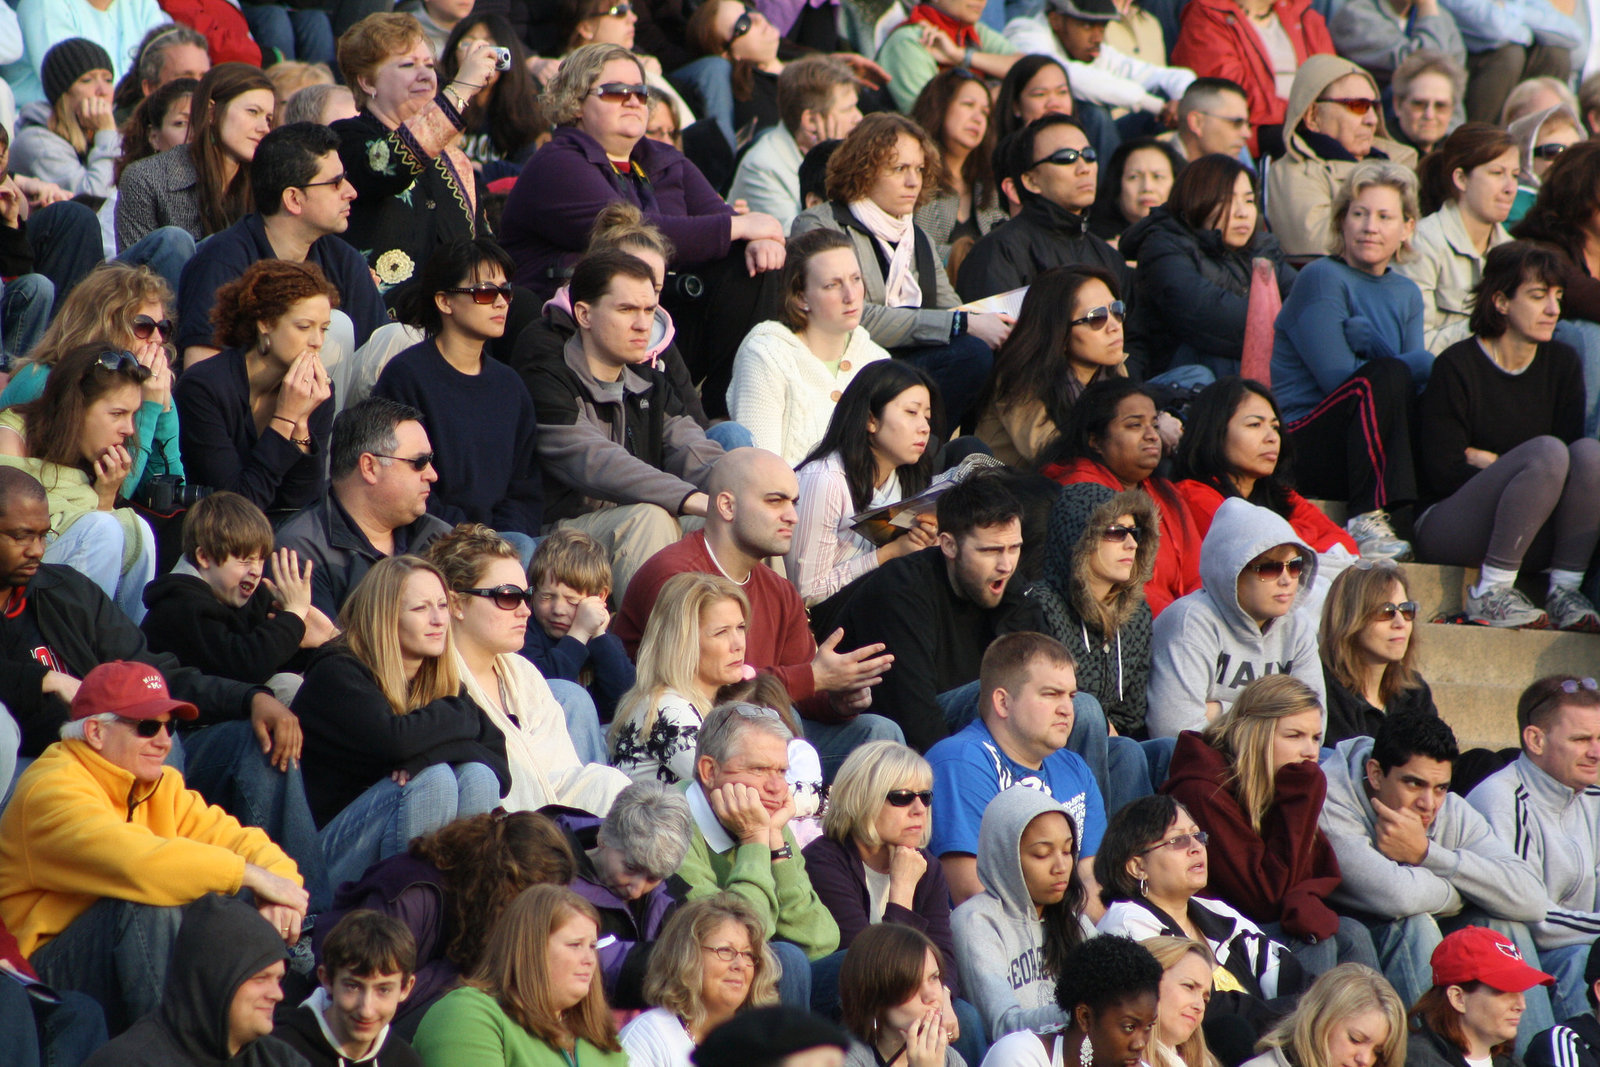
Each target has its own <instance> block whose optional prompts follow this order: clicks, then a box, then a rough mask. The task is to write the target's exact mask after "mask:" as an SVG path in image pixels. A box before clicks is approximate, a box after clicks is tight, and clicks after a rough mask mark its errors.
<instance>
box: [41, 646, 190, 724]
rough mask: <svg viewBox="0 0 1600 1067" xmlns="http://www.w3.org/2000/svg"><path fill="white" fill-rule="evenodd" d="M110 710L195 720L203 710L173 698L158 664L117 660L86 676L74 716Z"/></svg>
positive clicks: (127, 715) (135, 716) (140, 716)
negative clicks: (156, 666) (151, 664)
mask: <svg viewBox="0 0 1600 1067" xmlns="http://www.w3.org/2000/svg"><path fill="white" fill-rule="evenodd" d="M106 712H109V713H110V714H113V715H120V716H122V717H123V718H124V719H159V718H161V716H163V715H172V716H175V717H177V718H180V719H193V718H196V717H198V716H199V714H200V709H199V708H197V707H195V706H194V705H193V704H189V703H186V702H185V701H182V700H173V699H172V695H171V694H170V693H168V692H167V682H166V679H164V678H162V677H161V672H160V671H158V670H156V669H155V668H154V667H152V666H150V665H149V664H147V663H129V662H128V661H127V660H121V659H117V660H112V661H111V662H110V663H102V664H100V666H98V667H96V668H95V669H94V670H92V671H90V672H89V673H88V674H87V675H85V676H84V679H83V681H82V683H80V684H79V686H78V695H77V696H75V697H73V698H72V718H73V719H87V718H88V717H89V716H91V715H100V714H102V713H106Z"/></svg>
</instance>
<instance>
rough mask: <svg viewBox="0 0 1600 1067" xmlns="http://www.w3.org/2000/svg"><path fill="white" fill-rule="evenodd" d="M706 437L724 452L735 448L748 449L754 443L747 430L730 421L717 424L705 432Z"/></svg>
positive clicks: (754, 440)
mask: <svg viewBox="0 0 1600 1067" xmlns="http://www.w3.org/2000/svg"><path fill="white" fill-rule="evenodd" d="M706 436H707V437H709V438H711V439H712V440H713V441H715V442H716V443H717V444H719V445H721V446H722V450H723V451H724V452H732V451H733V450H734V449H736V448H749V447H750V446H751V445H754V444H755V443H756V439H755V437H753V436H752V435H751V433H750V431H749V430H747V429H745V428H744V427H743V426H741V425H739V424H738V423H737V422H734V421H732V420H731V419H730V420H728V421H727V422H719V423H717V424H716V425H714V426H712V427H711V429H709V430H707V431H706Z"/></svg>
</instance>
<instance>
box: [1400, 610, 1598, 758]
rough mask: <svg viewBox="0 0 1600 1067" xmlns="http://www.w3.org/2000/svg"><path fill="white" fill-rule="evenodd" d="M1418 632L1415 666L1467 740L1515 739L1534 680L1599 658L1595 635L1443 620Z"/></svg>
mask: <svg viewBox="0 0 1600 1067" xmlns="http://www.w3.org/2000/svg"><path fill="white" fill-rule="evenodd" d="M1416 632H1417V640H1418V645H1417V667H1418V669H1419V670H1420V671H1421V672H1422V676H1423V677H1424V678H1426V679H1427V680H1428V684H1429V685H1430V686H1431V687H1432V688H1433V693H1434V699H1435V701H1436V702H1437V703H1438V705H1439V711H1440V713H1441V714H1442V715H1443V716H1444V717H1445V719H1446V721H1448V722H1449V723H1450V725H1451V726H1452V727H1453V728H1454V729H1455V730H1456V731H1457V738H1458V740H1459V741H1460V742H1461V744H1462V745H1463V746H1468V745H1489V746H1490V747H1494V748H1500V747H1505V746H1510V745H1515V744H1516V743H1517V723H1516V707H1517V697H1518V696H1520V695H1521V693H1522V690H1523V689H1525V688H1526V687H1527V685H1528V683H1529V682H1531V681H1533V680H1534V679H1535V678H1542V677H1544V676H1545V675H1548V674H1575V675H1577V676H1579V677H1584V676H1587V675H1592V674H1594V672H1595V665H1596V664H1597V663H1600V635H1597V634H1577V633H1562V632H1560V631H1551V630H1497V629H1494V628H1492V627H1487V626H1451V625H1444V624H1434V625H1428V626H1419V627H1417V631H1416Z"/></svg>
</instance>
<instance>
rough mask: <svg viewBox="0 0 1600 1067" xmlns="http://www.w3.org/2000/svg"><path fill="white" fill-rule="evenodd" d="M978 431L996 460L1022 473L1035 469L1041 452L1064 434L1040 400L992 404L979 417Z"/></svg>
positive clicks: (978, 434) (979, 437)
mask: <svg viewBox="0 0 1600 1067" xmlns="http://www.w3.org/2000/svg"><path fill="white" fill-rule="evenodd" d="M975 432H976V434H977V437H978V440H980V441H982V442H983V443H984V444H986V445H988V446H989V450H990V451H991V452H993V453H994V458H995V459H998V460H999V461H1000V462H1001V463H1004V464H1005V465H1006V466H1008V467H1015V468H1017V469H1019V470H1031V469H1032V468H1033V465H1034V464H1035V463H1037V462H1038V461H1039V453H1041V452H1043V451H1044V450H1045V447H1046V446H1047V445H1049V444H1050V442H1052V441H1054V440H1055V439H1056V438H1057V437H1058V436H1060V433H1061V431H1060V430H1058V429H1057V428H1056V424H1055V423H1054V422H1051V421H1050V415H1049V414H1048V413H1047V412H1046V411H1045V409H1044V401H1042V400H1037V399H1030V400H1024V401H1023V402H1022V403H1020V404H1005V405H1001V404H997V403H994V402H991V403H989V404H988V405H987V406H986V407H985V408H984V409H983V412H982V414H980V415H979V416H978V427H977V430H976V431H975Z"/></svg>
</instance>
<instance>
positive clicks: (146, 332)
mask: <svg viewBox="0 0 1600 1067" xmlns="http://www.w3.org/2000/svg"><path fill="white" fill-rule="evenodd" d="M132 329H133V335H134V336H135V337H137V338H138V339H139V340H141V341H148V340H150V337H151V335H152V334H154V333H155V332H156V331H157V330H160V331H161V339H162V340H163V341H165V340H166V339H167V338H169V337H171V336H172V320H171V319H161V320H159V321H158V320H156V319H152V318H151V317H150V316H149V315H135V316H134V317H133V327H132Z"/></svg>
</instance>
